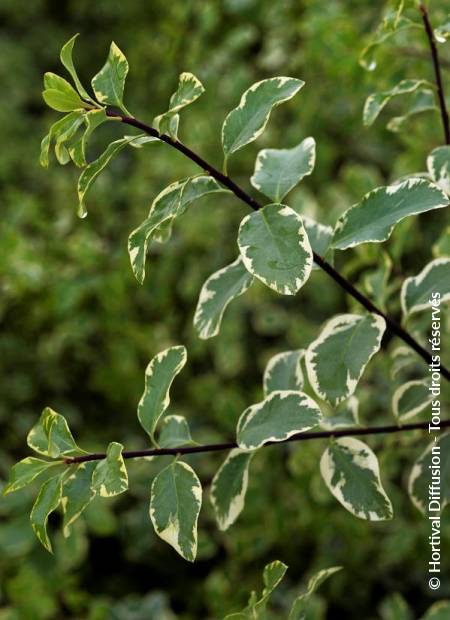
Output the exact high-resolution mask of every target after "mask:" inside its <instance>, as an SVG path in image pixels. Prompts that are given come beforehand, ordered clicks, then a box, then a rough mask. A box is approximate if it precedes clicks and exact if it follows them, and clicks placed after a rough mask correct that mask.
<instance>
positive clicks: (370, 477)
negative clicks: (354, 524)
mask: <svg viewBox="0 0 450 620" xmlns="http://www.w3.org/2000/svg"><path fill="white" fill-rule="evenodd" d="M320 473H321V474H322V478H323V479H324V481H325V484H326V485H327V487H328V488H329V490H330V491H331V493H332V494H333V495H334V496H335V498H336V499H337V500H338V501H339V502H340V503H341V504H342V505H343V506H344V508H346V509H347V510H348V511H349V512H351V513H352V514H353V515H355V517H358V518H359V519H367V520H369V521H384V520H387V519H392V515H393V510H392V504H391V501H390V499H389V498H388V496H387V495H386V492H385V491H384V489H383V487H382V485H381V480H380V469H379V466H378V459H377V457H376V456H375V454H374V453H373V452H372V450H371V449H370V448H369V446H367V445H366V444H365V443H363V442H362V441H360V440H359V439H355V438H354V437H341V438H339V439H334V440H332V441H331V442H330V444H329V446H328V448H327V449H326V450H325V452H324V453H323V454H322V458H321V460H320Z"/></svg>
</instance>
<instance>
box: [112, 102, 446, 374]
mask: <svg viewBox="0 0 450 620" xmlns="http://www.w3.org/2000/svg"><path fill="white" fill-rule="evenodd" d="M106 113H107V115H108V116H110V117H112V118H119V119H120V120H121V121H122V123H125V124H126V125H130V126H131V127H135V128H136V129H139V130H140V131H143V132H144V133H146V134H147V135H149V136H152V137H154V138H158V139H159V140H161V141H162V142H165V143H166V144H168V145H169V146H171V147H173V148H174V149H176V150H177V151H180V153H183V155H185V156H186V157H188V158H189V159H190V160H191V161H193V162H194V163H195V164H197V166H199V167H200V168H202V169H203V170H204V171H205V172H207V173H208V174H210V175H211V176H212V177H213V178H214V179H216V181H218V182H219V183H221V184H222V185H223V186H224V187H226V188H228V189H229V190H231V191H232V192H233V194H234V195H235V196H236V197H237V198H239V199H240V200H242V201H243V202H245V204H247V205H248V206H249V207H251V208H252V209H253V210H254V211H258V209H261V208H262V207H263V205H262V204H260V203H259V202H258V201H257V200H255V199H254V198H253V197H252V196H250V194H248V193H247V192H246V191H244V190H243V189H242V188H241V187H239V185H237V184H236V183H235V182H234V181H233V180H232V179H231V178H230V177H229V176H228V175H226V174H224V173H223V172H220V170H217V169H216V168H214V166H212V165H211V164H209V163H208V162H207V161H205V160H204V159H203V158H202V157H200V155H197V153H195V152H194V151H192V150H191V149H190V148H189V147H187V146H186V145H185V144H183V143H182V142H179V141H178V140H173V139H172V138H171V137H170V136H168V135H165V134H160V133H159V132H158V131H157V130H156V129H155V128H154V127H151V126H150V125H146V124H145V123H143V122H142V121H139V120H138V119H136V118H133V117H132V116H124V115H122V114H118V113H117V112H113V111H111V110H108V111H107V112H106ZM313 256H314V261H315V263H316V264H317V265H318V266H319V267H320V268H321V269H322V270H323V271H325V272H326V273H327V274H328V275H329V276H330V277H331V278H332V279H333V280H334V281H335V282H337V283H338V284H339V286H340V287H341V288H343V289H344V290H345V291H346V292H347V293H348V294H349V295H351V296H352V297H353V298H354V299H356V300H357V301H358V302H359V303H360V304H361V305H362V306H364V308H366V310H368V311H369V312H373V313H375V314H378V315H379V316H382V317H383V318H384V320H385V321H386V325H387V327H388V328H389V329H390V330H391V332H392V333H394V334H396V335H397V336H398V337H399V338H400V339H401V340H403V342H405V343H406V344H407V345H409V346H410V347H411V348H412V349H413V350H414V351H415V352H416V353H417V354H418V355H420V357H422V358H423V359H424V360H425V361H426V362H427V364H431V362H432V356H431V354H430V353H429V352H428V351H427V350H426V349H425V348H424V347H422V345H420V344H419V343H418V342H417V340H415V339H414V338H413V337H412V336H411V335H410V334H409V333H408V332H407V331H406V330H405V329H403V327H401V325H399V324H398V323H397V322H396V321H394V320H393V319H392V318H391V317H390V316H388V315H387V314H385V313H384V312H383V311H382V310H380V309H379V308H377V306H375V304H373V303H372V302H371V301H370V299H369V298H368V297H366V296H365V295H363V294H362V293H361V292H360V291H358V289H356V288H355V287H354V286H353V284H351V283H350V282H349V281H348V280H347V279H346V278H344V277H343V276H342V275H341V274H340V273H339V272H338V271H336V269H335V268H334V267H332V266H331V265H330V264H329V263H327V262H326V261H325V260H324V259H323V258H322V257H321V256H319V255H318V254H317V253H316V252H313ZM440 373H441V375H442V376H443V377H445V378H446V379H447V381H450V371H449V370H448V369H447V368H445V367H444V366H441V367H440Z"/></svg>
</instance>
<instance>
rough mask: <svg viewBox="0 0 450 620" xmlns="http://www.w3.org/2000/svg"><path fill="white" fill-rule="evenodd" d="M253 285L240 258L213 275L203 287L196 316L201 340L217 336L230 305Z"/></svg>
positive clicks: (196, 324)
mask: <svg viewBox="0 0 450 620" xmlns="http://www.w3.org/2000/svg"><path fill="white" fill-rule="evenodd" d="M252 283H253V276H252V275H251V274H250V273H249V272H248V271H247V269H246V268H245V266H244V263H243V261H242V257H241V256H239V257H238V258H237V259H236V260H235V261H234V262H232V263H231V264H230V265H227V266H226V267H223V268H222V269H219V271H216V272H215V273H213V274H212V275H211V276H209V278H208V279H207V280H206V282H205V283H204V284H203V286H202V290H201V291H200V296H199V298H198V302H197V308H196V310H195V315H194V327H195V328H196V330H197V332H198V335H199V337H200V338H203V339H207V338H212V337H213V336H217V334H218V333H219V330H220V324H221V322H222V318H223V314H224V312H225V309H226V307H227V306H228V304H229V303H230V302H231V301H232V300H233V299H236V297H239V296H240V295H242V294H243V293H245V291H247V290H248V288H249V287H250V286H251V284H252Z"/></svg>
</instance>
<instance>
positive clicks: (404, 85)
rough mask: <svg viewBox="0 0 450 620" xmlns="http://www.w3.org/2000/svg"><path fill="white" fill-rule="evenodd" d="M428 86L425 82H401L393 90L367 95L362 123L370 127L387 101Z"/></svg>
mask: <svg viewBox="0 0 450 620" xmlns="http://www.w3.org/2000/svg"><path fill="white" fill-rule="evenodd" d="M425 84H428V82H427V81H426V80H402V81H401V82H399V83H398V84H396V85H395V86H394V87H393V88H391V89H389V90H385V91H383V92H381V93H373V94H372V95H369V96H368V97H367V99H366V102H365V104H364V111H363V122H364V125H366V127H368V126H370V125H372V124H373V123H374V121H375V119H376V118H377V117H378V115H379V114H380V112H381V110H382V109H383V108H384V107H385V106H386V105H387V104H388V103H389V101H390V100H391V99H392V98H393V97H396V96H398V95H405V94H407V93H412V92H414V91H415V90H417V89H418V88H419V87H420V86H423V85H425Z"/></svg>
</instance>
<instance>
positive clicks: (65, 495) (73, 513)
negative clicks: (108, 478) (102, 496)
mask: <svg viewBox="0 0 450 620" xmlns="http://www.w3.org/2000/svg"><path fill="white" fill-rule="evenodd" d="M96 467H97V463H96V462H95V461H89V462H86V463H80V464H79V465H77V466H76V469H75V471H74V472H73V473H72V474H71V475H70V476H69V478H67V479H66V480H65V482H64V484H63V488H62V495H61V506H62V510H63V514H64V519H63V534H64V536H66V537H67V536H69V535H70V530H71V525H72V523H74V521H76V520H77V519H78V517H79V516H80V515H81V513H82V512H83V510H85V508H87V506H88V505H89V504H90V502H91V501H92V500H93V499H94V496H95V493H96V491H95V489H94V488H92V474H93V472H94V470H95V468H96Z"/></svg>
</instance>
